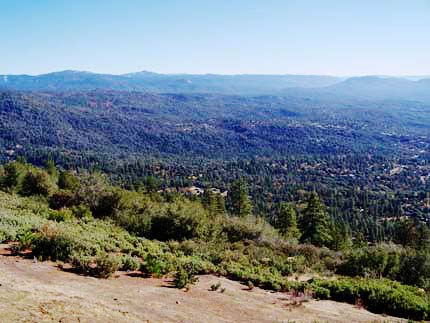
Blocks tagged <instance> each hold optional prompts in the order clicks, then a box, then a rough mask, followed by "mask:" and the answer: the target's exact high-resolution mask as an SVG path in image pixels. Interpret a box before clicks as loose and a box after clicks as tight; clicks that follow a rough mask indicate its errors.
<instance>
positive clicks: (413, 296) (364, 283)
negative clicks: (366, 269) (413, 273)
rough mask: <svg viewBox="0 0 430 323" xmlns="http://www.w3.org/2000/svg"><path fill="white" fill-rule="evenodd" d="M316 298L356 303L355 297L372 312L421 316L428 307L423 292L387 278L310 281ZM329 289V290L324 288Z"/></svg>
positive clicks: (415, 317) (427, 312) (425, 316)
mask: <svg viewBox="0 0 430 323" xmlns="http://www.w3.org/2000/svg"><path fill="white" fill-rule="evenodd" d="M310 285H311V287H312V289H313V290H314V292H315V294H316V295H317V297H318V298H321V299H333V300H335V301H339V302H347V303H351V304H355V303H356V302H357V301H358V300H360V301H361V302H362V304H363V305H364V306H365V307H366V308H367V309H368V310H369V311H371V312H374V313H385V314H389V315H393V316H398V317H403V318H410V319H413V320H424V319H426V318H428V317H429V314H430V308H429V303H428V302H427V300H426V297H425V294H424V292H422V291H420V290H419V289H418V288H416V287H412V286H407V285H402V284H400V283H398V282H394V281H390V280H387V279H365V278H359V279H358V278H357V279H353V278H341V279H338V280H320V279H317V280H313V281H311V282H310ZM327 291H329V292H327Z"/></svg>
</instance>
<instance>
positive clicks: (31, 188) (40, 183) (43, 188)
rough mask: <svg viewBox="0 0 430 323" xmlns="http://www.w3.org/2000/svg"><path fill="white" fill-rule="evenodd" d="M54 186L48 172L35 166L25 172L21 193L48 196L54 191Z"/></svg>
mask: <svg viewBox="0 0 430 323" xmlns="http://www.w3.org/2000/svg"><path fill="white" fill-rule="evenodd" d="M54 188H55V187H54V184H53V183H52V181H51V179H50V177H49V175H48V173H47V172H45V171H43V170H41V169H36V168H34V169H30V170H29V171H28V172H27V174H25V176H24V178H23V180H22V183H21V189H20V194H21V195H24V196H31V195H41V196H45V197H47V196H49V195H50V194H51V193H52V191H53V190H54Z"/></svg>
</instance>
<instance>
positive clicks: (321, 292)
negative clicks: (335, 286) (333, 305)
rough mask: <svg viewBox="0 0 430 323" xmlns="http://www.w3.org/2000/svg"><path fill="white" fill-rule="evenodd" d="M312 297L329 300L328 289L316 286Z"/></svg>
mask: <svg viewBox="0 0 430 323" xmlns="http://www.w3.org/2000/svg"><path fill="white" fill-rule="evenodd" d="M314 296H315V298H317V299H330V289H328V288H325V287H321V286H317V287H315V289H314Z"/></svg>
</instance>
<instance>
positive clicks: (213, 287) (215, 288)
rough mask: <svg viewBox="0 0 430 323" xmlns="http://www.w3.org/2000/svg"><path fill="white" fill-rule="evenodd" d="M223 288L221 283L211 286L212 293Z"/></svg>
mask: <svg viewBox="0 0 430 323" xmlns="http://www.w3.org/2000/svg"><path fill="white" fill-rule="evenodd" d="M220 287H221V282H217V283H216V284H212V285H211V291H213V292H216V291H217V290H218V289H219V288H220Z"/></svg>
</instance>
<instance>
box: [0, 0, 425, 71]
mask: <svg viewBox="0 0 430 323" xmlns="http://www.w3.org/2000/svg"><path fill="white" fill-rule="evenodd" d="M0 10H1V12H2V13H3V15H2V20H1V21H0V28H1V29H2V30H7V31H8V32H3V33H1V34H0V41H1V43H2V45H3V48H5V49H7V50H3V51H1V52H0V62H1V63H0V72H1V73H3V74H7V75H10V74H28V75H39V74H46V73H49V72H54V71H62V70H83V71H90V72H93V73H107V74H117V75H118V74H124V73H130V72H133V71H142V70H148V71H155V72H157V73H160V74H166V73H168V74H183V73H186V74H222V75H237V74H260V75H261V74H262V75H274V74H276V75H283V74H295V75H332V76H343V77H348V76H364V75H390V76H391V75H392V76H410V75H412V76H415V75H430V55H428V54H429V53H430V19H429V17H430V1H428V0H417V1H413V2H405V1H400V0H399V1H396V0H394V1H389V0H381V1H378V2H375V1H370V0H365V1H360V2H358V1H357V2H352V1H348V2H345V1H335V0H329V1H324V2H322V1H315V0H313V1H312V0H305V1H281V0H273V1H269V2H265V3H262V2H260V1H257V0H248V1H245V0H238V1H234V2H231V1H225V0H221V1H216V2H215V1H214V2H201V1H196V0H190V1H186V2H185V1H175V0H171V1H163V2H157V1H152V0H144V1H137V0H129V1H125V2H118V1H112V0H105V1H101V0H94V1H84V0H76V1H73V2H72V1H53V0H42V1H37V2H24V3H23V2H11V1H9V2H6V1H5V2H1V3H0Z"/></svg>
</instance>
